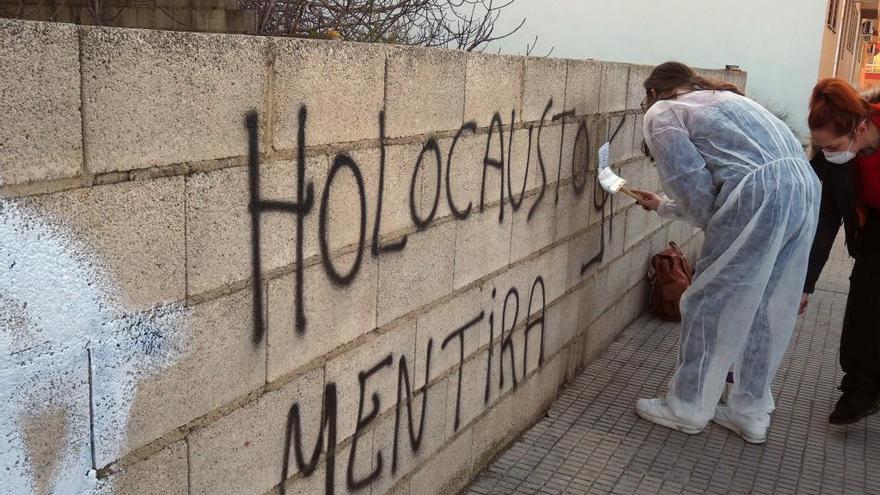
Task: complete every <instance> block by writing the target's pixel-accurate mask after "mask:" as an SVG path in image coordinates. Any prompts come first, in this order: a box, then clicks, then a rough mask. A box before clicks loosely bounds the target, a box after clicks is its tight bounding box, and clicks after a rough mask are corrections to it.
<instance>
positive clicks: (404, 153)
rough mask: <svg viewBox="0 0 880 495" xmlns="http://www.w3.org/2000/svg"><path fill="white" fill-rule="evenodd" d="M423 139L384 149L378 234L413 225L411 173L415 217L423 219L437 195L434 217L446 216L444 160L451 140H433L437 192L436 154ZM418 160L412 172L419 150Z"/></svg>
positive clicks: (427, 216)
mask: <svg viewBox="0 0 880 495" xmlns="http://www.w3.org/2000/svg"><path fill="white" fill-rule="evenodd" d="M426 144H427V141H426V142H425V143H419V144H403V145H396V146H389V147H387V148H386V151H385V153H386V154H385V157H386V158H385V179H384V186H383V189H384V192H383V196H382V221H381V231H382V234H391V235H393V234H394V233H395V232H400V231H401V230H404V229H408V228H411V227H413V226H414V225H415V223H414V221H413V219H412V213H411V212H410V208H411V205H410V201H411V198H410V196H411V192H412V189H413V175H414V174H416V178H415V197H414V198H413V199H414V201H415V206H416V207H417V213H418V215H419V218H420V219H422V220H427V219H428V218H429V217H430V214H431V209H432V208H433V206H434V199H435V197H436V198H437V209H436V211H435V213H434V215H435V216H434V218H435V220H436V219H440V218H444V217H446V216H448V215H449V206H448V203H447V200H446V167H447V165H446V159H447V157H448V156H449V146H450V145H451V144H452V140H451V139H441V140H439V141H437V147H438V149H439V150H440V182H439V195H438V193H437V185H438V182H437V156H436V153H435V152H434V151H432V150H431V149H429V148H426ZM423 149H424V150H426V151H425V153H424V155H423V156H422V162H421V164H420V166H419V170H418V172H416V169H415V167H416V163H418V160H419V155H420V154H422V150H423Z"/></svg>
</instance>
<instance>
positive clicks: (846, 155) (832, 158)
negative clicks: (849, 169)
mask: <svg viewBox="0 0 880 495" xmlns="http://www.w3.org/2000/svg"><path fill="white" fill-rule="evenodd" d="M850 148H852V142H851V141H850V143H849V148H847V149H846V151H823V153H824V154H825V159H826V160H828V161H829V162H831V163H834V164H836V165H843V164H844V163H846V162H848V161H850V160H852V159H853V158H855V157H856V153H855V151H850Z"/></svg>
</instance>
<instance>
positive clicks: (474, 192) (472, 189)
mask: <svg viewBox="0 0 880 495" xmlns="http://www.w3.org/2000/svg"><path fill="white" fill-rule="evenodd" d="M487 139H488V135H487V134H481V135H473V134H469V133H467V134H465V135H463V136H462V137H461V138H460V139H459V140H458V141H457V142H456V143H455V148H454V149H452V158H451V161H450V165H449V167H447V166H446V165H445V164H444V169H443V174H444V176H443V180H444V187H443V188H442V190H441V198H445V199H444V202H445V203H447V208H448V203H449V195H447V194H446V187H445V184H446V182H445V180H446V174H449V184H450V185H449V190H450V192H451V193H452V202H453V203H454V204H455V207H456V209H457V210H458V211H460V212H461V213H462V214H464V213H466V212H468V206H470V210H469V215H471V216H473V215H476V214H479V212H480V191H481V189H482V190H484V191H485V192H484V198H483V201H484V204H485V205H490V204H492V203H497V202H498V201H499V200H502V199H503V198H505V197H507V184H506V182H507V180H506V179H507V177H506V174H507V169H506V167H505V170H504V174H505V181H504V182H502V181H501V170H499V169H497V168H493V167H491V166H489V167H485V169H486V171H485V177H486V181H485V186H484V185H483V175H484V174H483V168H484V166H483V163H484V159H485V157H486V141H487ZM500 142H501V140H500V139H499V137H498V132H495V133H494V134H493V136H492V143H491V147H490V148H489V158H494V159H496V160H500V159H501V144H500ZM450 146H451V144H450ZM504 153H505V157H506V156H507V132H505V133H504ZM447 156H448V155H447ZM447 168H448V171H447ZM502 184H503V185H504V192H505V194H504V195H502V194H501V187H502ZM449 211H451V209H449Z"/></svg>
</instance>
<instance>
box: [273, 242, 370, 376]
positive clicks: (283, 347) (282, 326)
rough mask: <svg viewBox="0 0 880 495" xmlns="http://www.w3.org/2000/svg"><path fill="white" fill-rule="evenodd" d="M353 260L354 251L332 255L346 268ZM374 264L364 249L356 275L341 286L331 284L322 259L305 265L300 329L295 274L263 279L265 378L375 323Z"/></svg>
mask: <svg viewBox="0 0 880 495" xmlns="http://www.w3.org/2000/svg"><path fill="white" fill-rule="evenodd" d="M354 262H355V254H354V253H349V254H346V255H343V256H340V257H338V258H336V259H334V260H333V263H334V265H335V266H336V267H337V268H336V269H337V270H342V271H343V272H346V273H347V272H348V271H349V270H350V269H351V268H350V267H352V266H353V264H354ZM378 265H379V264H378V261H377V260H376V258H374V257H372V256H370V254H369V252H368V251H367V252H365V253H364V255H363V258H362V260H361V266H360V271H359V273H358V275H357V277H355V279H354V280H353V281H352V283H351V285H348V286H346V287H341V286H338V285H336V284H334V283H333V282H332V281H331V279H330V277H328V276H327V273H326V269H325V268H324V266H323V264H318V265H313V266H310V267H308V268H306V270H305V273H304V274H303V307H304V310H305V315H306V328H305V332H304V333H300V332H299V331H298V330H297V328H296V274H290V275H285V276H283V277H281V278H277V279H274V280H271V281H270V282H269V283H268V286H269V290H268V298H267V301H268V308H269V309H268V311H269V319H268V321H269V325H268V332H267V333H268V353H269V356H268V363H267V366H268V367H269V370H268V371H269V373H268V380H269V381H272V380H275V379H276V378H279V377H281V376H282V375H284V374H287V373H290V372H292V371H294V370H296V369H297V368H299V367H300V366H303V365H305V364H307V363H309V362H311V361H313V360H315V359H317V358H319V357H321V356H323V355H324V354H327V353H328V352H331V351H333V350H334V349H336V348H337V347H340V346H342V345H344V344H346V343H348V342H351V341H353V340H355V339H356V338H358V337H360V336H361V335H363V334H365V333H367V332H369V331H371V330H372V329H373V328H375V325H376V284H377V280H376V279H377V276H378ZM343 308H344V309H343Z"/></svg>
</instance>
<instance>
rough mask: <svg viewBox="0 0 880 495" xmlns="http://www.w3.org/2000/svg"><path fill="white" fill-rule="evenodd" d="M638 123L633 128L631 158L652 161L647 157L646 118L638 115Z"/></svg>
mask: <svg viewBox="0 0 880 495" xmlns="http://www.w3.org/2000/svg"><path fill="white" fill-rule="evenodd" d="M635 118H636V123H635V125H634V126H633V141H632V150H631V153H630V156H632V157H633V158H643V159H644V160H645V161H650V160H648V159H647V157H646V156H645V150H644V144H645V133H644V129H645V116H644V115H642V114H638V115H636V116H635Z"/></svg>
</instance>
